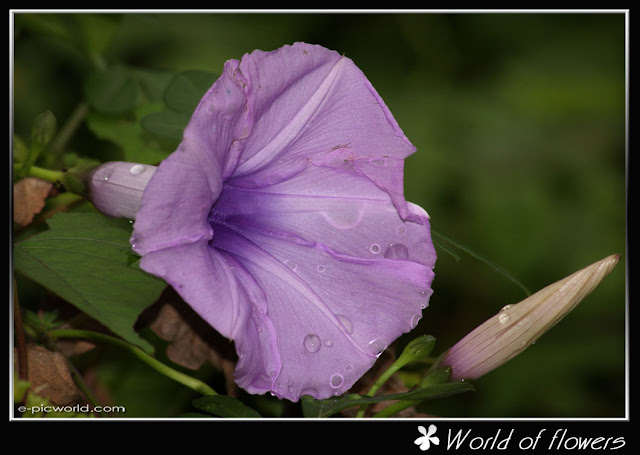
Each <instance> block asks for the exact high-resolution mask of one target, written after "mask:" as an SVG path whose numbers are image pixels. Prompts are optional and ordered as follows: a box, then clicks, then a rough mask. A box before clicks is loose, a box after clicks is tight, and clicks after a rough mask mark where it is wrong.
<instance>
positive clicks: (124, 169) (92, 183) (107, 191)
mask: <svg viewBox="0 0 640 455" xmlns="http://www.w3.org/2000/svg"><path fill="white" fill-rule="evenodd" d="M155 171H156V166H150V165H148V164H136V163H128V162H123V161H111V162H108V163H104V164H103V165H101V166H98V167H97V168H96V169H95V170H93V171H92V172H91V174H89V177H88V182H87V187H88V190H89V198H90V200H91V202H93V205H94V206H95V207H96V208H97V209H98V210H99V211H100V212H102V213H104V214H105V215H107V216H111V217H114V218H127V219H130V220H133V219H135V216H136V212H137V211H138V209H139V208H140V202H141V201H142V193H143V192H144V189H145V188H146V186H147V183H149V180H150V179H151V176H152V175H153V174H154V173H155Z"/></svg>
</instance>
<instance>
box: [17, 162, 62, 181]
mask: <svg viewBox="0 0 640 455" xmlns="http://www.w3.org/2000/svg"><path fill="white" fill-rule="evenodd" d="M21 167H22V165H21V164H14V165H13V170H14V172H18V171H20V169H21ZM26 175H28V176H29V177H35V178H38V179H40V180H45V181H47V182H51V183H57V182H58V181H59V180H60V179H61V178H62V176H63V175H64V172H62V171H52V170H50V169H44V168H41V167H38V166H31V167H29V169H28V170H27V172H26Z"/></svg>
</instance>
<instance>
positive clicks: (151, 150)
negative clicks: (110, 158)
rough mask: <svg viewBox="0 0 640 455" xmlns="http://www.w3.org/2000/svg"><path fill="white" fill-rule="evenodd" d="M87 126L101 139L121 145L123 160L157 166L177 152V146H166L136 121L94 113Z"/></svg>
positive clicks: (90, 116) (88, 118) (88, 117)
mask: <svg viewBox="0 0 640 455" xmlns="http://www.w3.org/2000/svg"><path fill="white" fill-rule="evenodd" d="M87 126H88V127H89V129H90V130H91V131H92V132H93V133H94V134H95V135H96V136H97V137H99V138H100V139H104V140H108V141H111V142H113V143H115V144H117V145H119V146H120V147H121V149H122V152H123V160H124V161H131V162H135V163H145V164H156V163H159V162H160V161H162V160H163V159H165V158H166V157H167V156H169V154H170V153H171V152H172V151H173V150H175V147H176V146H177V144H165V143H163V142H162V140H161V139H160V138H158V137H156V136H151V135H150V134H149V133H148V132H147V131H146V130H144V129H143V128H142V126H141V125H140V123H139V122H138V121H135V120H133V121H132V120H127V119H124V118H121V117H117V116H112V115H104V114H99V113H97V112H92V113H90V114H89V115H88V116H87Z"/></svg>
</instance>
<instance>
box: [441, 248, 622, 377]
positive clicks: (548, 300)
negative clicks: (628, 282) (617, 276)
mask: <svg viewBox="0 0 640 455" xmlns="http://www.w3.org/2000/svg"><path fill="white" fill-rule="evenodd" d="M619 258H620V256H619V255H611V256H608V257H606V258H604V259H602V260H601V261H599V262H596V263H594V264H591V265H590V266H588V267H585V268H584V269H582V270H579V271H577V272H576V273H574V274H573V275H570V276H568V277H566V278H564V279H562V280H560V281H558V282H556V283H554V284H551V285H549V286H547V287H545V288H544V289H541V290H540V291H538V292H536V293H535V294H533V295H531V296H530V297H528V298H526V299H525V300H523V301H521V302H520V303H518V304H515V305H507V306H505V307H504V308H502V310H501V311H500V312H499V313H498V314H496V315H495V316H493V317H492V318H490V319H489V320H487V321H486V322H485V323H483V324H482V325H480V326H478V327H477V328H476V329H474V330H473V331H472V332H471V333H469V334H468V335H467V336H465V337H464V338H463V339H462V340H460V341H459V342H458V343H457V344H456V345H455V346H453V347H452V348H451V349H450V350H449V352H448V353H447V354H446V355H445V357H444V359H443V361H442V364H443V365H444V366H450V367H451V368H452V371H451V379H452V380H460V379H469V380H473V379H477V378H479V377H481V376H483V375H485V374H486V373H488V372H490V371H491V370H494V369H495V368H497V367H499V366H500V365H502V364H504V363H505V362H507V361H508V360H510V359H512V358H513V357H515V356H516V355H518V354H520V353H521V352H522V351H523V350H524V349H525V348H527V347H528V346H530V345H531V344H533V343H534V342H535V341H536V340H537V339H538V338H539V337H540V336H541V335H542V334H543V333H545V332H546V331H547V330H549V329H550V328H551V327H553V326H554V325H555V324H556V323H557V322H558V321H560V319H562V318H563V317H564V316H566V315H567V314H568V313H569V312H570V311H571V310H572V309H573V308H575V306H576V305H577V304H578V303H580V301H582V300H583V299H584V298H585V297H586V296H587V295H589V294H590V293H591V291H593V290H594V289H595V287H596V286H597V285H598V284H599V283H600V281H601V280H602V279H603V278H604V277H605V276H607V274H609V272H611V270H613V268H614V267H615V265H616V264H617V263H618V260H619Z"/></svg>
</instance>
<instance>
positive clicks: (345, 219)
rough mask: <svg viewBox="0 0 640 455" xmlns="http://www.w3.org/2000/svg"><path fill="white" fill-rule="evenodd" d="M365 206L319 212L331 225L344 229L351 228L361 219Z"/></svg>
mask: <svg viewBox="0 0 640 455" xmlns="http://www.w3.org/2000/svg"><path fill="white" fill-rule="evenodd" d="M365 208H366V206H365V205H363V206H360V207H348V208H345V209H343V210H334V211H327V212H320V213H321V215H322V217H323V218H324V219H325V220H326V221H327V223H329V224H330V225H331V226H333V227H335V228H337V229H341V230H345V229H353V228H354V227H356V226H357V225H358V224H360V221H362V217H363V216H364V212H365Z"/></svg>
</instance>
